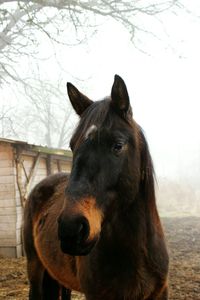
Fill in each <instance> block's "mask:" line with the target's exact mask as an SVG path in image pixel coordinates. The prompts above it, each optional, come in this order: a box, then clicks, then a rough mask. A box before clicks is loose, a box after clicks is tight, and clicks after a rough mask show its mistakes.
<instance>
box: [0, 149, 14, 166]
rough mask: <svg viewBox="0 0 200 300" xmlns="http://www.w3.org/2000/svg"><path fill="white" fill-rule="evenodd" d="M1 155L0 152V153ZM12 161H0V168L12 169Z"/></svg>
mask: <svg viewBox="0 0 200 300" xmlns="http://www.w3.org/2000/svg"><path fill="white" fill-rule="evenodd" d="M0 153H1V152H0ZM13 166H14V164H13V160H11V159H5V160H3V159H0V168H13Z"/></svg>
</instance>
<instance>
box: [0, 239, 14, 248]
mask: <svg viewBox="0 0 200 300" xmlns="http://www.w3.org/2000/svg"><path fill="white" fill-rule="evenodd" d="M1 246H3V247H8V246H16V238H2V239H1V238H0V247H1Z"/></svg>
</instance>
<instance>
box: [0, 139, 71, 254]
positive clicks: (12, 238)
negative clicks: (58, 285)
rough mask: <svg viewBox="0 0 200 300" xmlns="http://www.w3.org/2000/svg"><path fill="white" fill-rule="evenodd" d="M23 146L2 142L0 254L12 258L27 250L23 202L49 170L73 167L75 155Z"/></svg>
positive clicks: (0, 154)
mask: <svg viewBox="0 0 200 300" xmlns="http://www.w3.org/2000/svg"><path fill="white" fill-rule="evenodd" d="M20 149H21V150H20V152H19V151H18V148H17V147H16V145H15V144H12V143H8V142H7V143H6V142H5V143H4V142H1V141H0V255H4V256H10V257H19V256H21V255H22V252H23V245H22V224H23V205H24V203H23V202H24V201H25V200H26V198H27V196H28V194H29V192H30V191H31V189H32V188H33V187H34V186H35V184H37V183H38V182H39V181H40V180H42V179H43V178H45V177H46V176H47V175H48V174H49V172H50V173H52V174H53V173H57V172H59V171H62V172H68V173H69V172H70V169H71V157H66V156H64V155H54V154H51V155H49V154H47V153H42V152H41V153H37V151H32V150H27V149H23V147H21V148H20ZM40 149H41V147H40ZM38 157H39V159H38V160H37V158H38ZM36 162H37V164H36Z"/></svg>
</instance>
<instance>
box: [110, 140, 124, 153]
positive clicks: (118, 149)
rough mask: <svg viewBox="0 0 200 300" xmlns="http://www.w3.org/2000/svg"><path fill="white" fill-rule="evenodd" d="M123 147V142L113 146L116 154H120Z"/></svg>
mask: <svg viewBox="0 0 200 300" xmlns="http://www.w3.org/2000/svg"><path fill="white" fill-rule="evenodd" d="M122 148H123V143H119V142H118V143H115V144H114V145H113V147H112V150H113V152H114V153H115V154H119V153H120V152H121V150H122Z"/></svg>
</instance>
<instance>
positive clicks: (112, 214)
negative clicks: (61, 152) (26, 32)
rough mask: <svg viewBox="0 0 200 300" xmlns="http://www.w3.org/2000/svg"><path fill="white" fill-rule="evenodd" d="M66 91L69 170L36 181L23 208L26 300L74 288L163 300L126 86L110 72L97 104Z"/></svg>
mask: <svg viewBox="0 0 200 300" xmlns="http://www.w3.org/2000/svg"><path fill="white" fill-rule="evenodd" d="M67 88H68V94H69V98H70V101H71V103H72V106H73V108H74V109H75V111H76V112H77V113H78V115H79V116H80V122H79V124H78V127H77V129H76V131H75V133H74V135H73V136H72V139H71V142H70V146H71V149H72V151H73V164H72V171H71V174H70V176H69V178H68V176H67V175H66V174H64V173H61V174H56V175H52V176H49V177H47V178H46V179H44V180H43V181H41V182H40V183H39V184H38V185H37V186H36V187H35V188H34V189H33V191H32V192H31V194H30V197H29V200H28V201H27V205H26V208H25V224H24V239H25V250H26V254H27V261H28V277H29V281H30V293H29V299H31V300H33V299H34V300H41V299H43V300H44V299H59V297H61V294H62V299H70V291H71V290H76V291H81V292H83V293H84V294H85V296H86V299H87V300H123V299H127V300H158V299H159V300H166V299H168V292H167V290H168V289H167V273H168V254H167V250H166V246H165V241H164V235H163V230H162V227H161V223H160V219H159V216H158V212H157V208H156V200H155V191H154V176H153V166H152V161H151V157H150V154H149V150H148V145H147V142H146V139H145V137H144V134H143V132H142V130H141V128H140V126H139V125H138V124H137V123H136V122H135V121H134V120H133V118H132V110H131V107H130V103H129V96H128V92H127V89H126V85H125V83H124V81H123V80H122V79H121V78H120V77H119V76H117V75H116V76H115V80H114V84H113V87H112V91H111V96H110V97H107V98H105V99H104V100H102V101H97V102H93V101H91V100H89V99H88V98H87V97H86V96H84V95H83V94H81V93H80V92H79V91H78V90H77V89H76V88H75V87H74V86H73V85H72V84H70V83H68V85H67ZM61 287H64V288H66V289H67V293H68V294H67V293H66V291H65V289H64V288H61ZM59 295H60V296H59Z"/></svg>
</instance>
